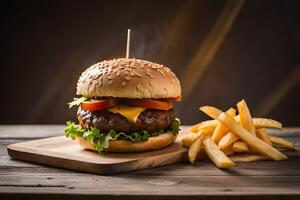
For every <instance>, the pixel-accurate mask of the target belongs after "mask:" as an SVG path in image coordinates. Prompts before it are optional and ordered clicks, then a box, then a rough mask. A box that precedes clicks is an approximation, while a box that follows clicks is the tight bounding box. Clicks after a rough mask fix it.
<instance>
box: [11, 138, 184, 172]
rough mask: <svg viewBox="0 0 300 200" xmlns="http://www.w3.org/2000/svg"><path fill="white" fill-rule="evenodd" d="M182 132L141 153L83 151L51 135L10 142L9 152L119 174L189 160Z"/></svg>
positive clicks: (62, 165) (23, 157)
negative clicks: (163, 145) (167, 143)
mask: <svg viewBox="0 0 300 200" xmlns="http://www.w3.org/2000/svg"><path fill="white" fill-rule="evenodd" d="M182 135H183V133H180V134H179V135H178V137H177V140H176V142H175V143H174V144H172V145H170V146H168V147H166V148H163V149H160V150H156V151H150V152H141V153H101V154H98V153H96V152H93V151H88V150H84V149H83V148H82V147H81V146H80V145H79V144H78V143H77V142H76V141H73V140H71V139H68V138H66V137H65V136H58V137H50V138H45V139H38V140H32V141H27V142H21V143H16V144H12V145H9V146H8V147H7V150H8V154H9V155H10V156H11V157H12V158H14V159H18V160H25V161H30V162H35V163H41V164H45V165H50V166H54V167H58V168H65V169H71V170H76V171H82V172H90V173H95V174H116V173H122V172H131V171H136V170H141V169H147V168H153V167H158V166H164V165H169V164H173V163H177V162H181V161H184V160H186V152H187V149H186V148H184V147H182V145H181V143H180V141H181V138H182Z"/></svg>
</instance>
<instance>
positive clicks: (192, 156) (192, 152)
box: [188, 135, 204, 163]
mask: <svg viewBox="0 0 300 200" xmlns="http://www.w3.org/2000/svg"><path fill="white" fill-rule="evenodd" d="M203 138H204V135H200V136H199V137H198V138H197V139H196V141H195V142H194V143H193V144H192V145H191V146H190V148H189V151H188V157H189V160H190V162H191V163H194V162H195V160H196V157H197V155H198V153H199V152H200V150H201V146H202V141H203Z"/></svg>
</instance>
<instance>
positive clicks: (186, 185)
mask: <svg viewBox="0 0 300 200" xmlns="http://www.w3.org/2000/svg"><path fill="white" fill-rule="evenodd" d="M5 127H8V126H5ZM54 128H56V129H57V131H54ZM21 129H22V130H21ZM0 130H1V132H0V137H1V138H0V199H24V198H25V199H41V198H43V199H54V198H60V199H83V198H86V199H99V198H100V199H102V198H105V199H119V198H121V199H122V198H123V199H126V198H130V199H153V198H157V199H183V197H186V198H197V199H240V198H243V199H299V198H300V190H299V188H300V169H299V166H300V165H299V164H300V156H299V152H298V151H286V152H285V153H286V154H287V155H288V156H289V159H288V160H286V161H281V162H273V161H259V162H254V163H239V164H237V166H236V167H234V168H232V169H230V170H220V169H218V168H216V167H215V166H214V165H213V164H212V163H210V162H209V161H199V162H197V163H196V164H195V165H190V164H187V163H179V164H174V165H170V166H165V167H159V168H153V169H148V170H142V171H138V172H132V173H127V174H120V175H114V176H101V175H94V174H88V173H79V172H74V171H68V170H63V169H57V168H50V167H46V166H43V165H35V164H32V163H27V162H22V161H16V160H12V159H10V158H9V157H8V155H7V152H6V146H7V145H8V144H12V143H16V142H21V141H27V140H32V138H42V137H49V136H56V135H59V134H60V135H61V134H62V132H59V131H63V126H55V127H51V126H16V127H13V126H11V127H10V128H9V131H6V132H5V131H4V132H5V134H6V136H8V137H4V135H5V134H2V133H3V131H2V130H4V129H3V127H1V126H0ZM183 130H184V131H186V127H183ZM30 131H33V132H34V135H31V134H30ZM45 132H46V133H45ZM8 133H9V135H8ZM272 134H276V135H280V136H282V137H285V138H287V139H289V140H291V141H293V142H295V143H296V149H300V129H299V128H289V129H284V130H283V131H282V132H278V131H275V132H274V131H273V132H272ZM18 137H20V138H21V139H18Z"/></svg>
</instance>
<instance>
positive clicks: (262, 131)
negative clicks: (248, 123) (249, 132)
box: [256, 128, 272, 146]
mask: <svg viewBox="0 0 300 200" xmlns="http://www.w3.org/2000/svg"><path fill="white" fill-rule="evenodd" d="M256 136H257V137H258V138H260V139H261V140H262V141H264V142H265V143H267V144H268V145H270V146H272V141H271V140H270V138H269V135H268V133H267V131H266V130H265V129H264V128H260V129H257V130H256Z"/></svg>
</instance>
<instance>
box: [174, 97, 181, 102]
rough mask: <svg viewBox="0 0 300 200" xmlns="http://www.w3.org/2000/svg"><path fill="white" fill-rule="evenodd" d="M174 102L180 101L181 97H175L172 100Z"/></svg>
mask: <svg viewBox="0 0 300 200" xmlns="http://www.w3.org/2000/svg"><path fill="white" fill-rule="evenodd" d="M174 100H175V101H177V102H178V101H181V100H182V96H177V97H175V98H174Z"/></svg>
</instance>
